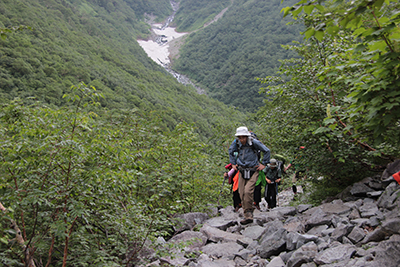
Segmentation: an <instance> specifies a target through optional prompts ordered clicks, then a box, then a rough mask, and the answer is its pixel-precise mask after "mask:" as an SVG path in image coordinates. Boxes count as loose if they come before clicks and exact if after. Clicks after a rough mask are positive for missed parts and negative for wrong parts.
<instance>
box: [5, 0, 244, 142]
mask: <svg viewBox="0 0 400 267" xmlns="http://www.w3.org/2000/svg"><path fill="white" fill-rule="evenodd" d="M97 2H98V3H97ZM161 2H162V3H164V2H167V1H148V2H146V3H147V5H144V6H143V5H142V6H141V8H140V10H142V11H143V10H145V9H146V8H150V9H146V10H147V12H148V13H151V12H154V10H155V9H154V7H155V6H158V5H160V6H163V5H162V3H161ZM105 3H106V2H104V1H72V2H68V1H61V2H59V1H54V0H45V1H23V0H20V1H2V2H1V3H0V9H1V10H2V12H1V15H0V27H3V28H7V27H13V26H18V25H21V24H22V25H27V26H30V27H31V28H32V29H33V30H32V31H29V30H27V31H24V32H17V33H12V34H10V35H9V37H8V38H7V39H5V40H3V39H2V40H0V58H1V60H0V100H1V101H2V102H4V101H7V100H11V99H13V98H15V97H20V98H21V99H24V102H25V103H33V101H36V100H39V101H41V102H43V103H46V104H49V105H50V106H53V107H55V106H62V105H64V104H65V101H64V100H63V98H62V96H63V95H64V94H65V93H66V92H68V91H69V88H70V87H71V86H72V85H78V83H79V82H84V83H86V84H87V85H88V86H94V87H95V88H96V89H97V90H98V91H99V92H101V93H102V94H103V95H104V98H103V99H101V105H102V107H103V108H107V109H132V108H138V109H139V111H138V112H140V113H141V114H143V115H144V114H150V112H152V114H155V116H160V117H161V118H162V121H160V124H161V125H160V127H164V128H169V129H173V128H174V126H175V125H176V124H177V123H178V122H180V121H181V120H182V119H183V120H185V121H187V122H190V123H194V122H196V127H197V128H198V129H199V131H200V132H202V133H204V134H206V135H208V136H209V135H211V133H210V123H211V121H212V120H213V119H212V117H213V116H217V117H219V116H228V117H229V116H230V114H232V111H231V109H230V108H227V107H226V106H224V105H222V104H220V103H218V102H217V101H214V100H212V99H210V98H208V97H205V96H204V95H203V96H201V95H197V94H196V91H195V90H194V89H193V88H191V87H185V86H183V85H181V84H179V83H178V82H177V81H176V80H175V79H174V78H173V77H172V76H171V75H169V74H168V73H167V72H166V71H165V70H164V69H163V68H162V67H160V66H159V65H157V64H156V63H154V62H152V61H151V59H150V58H148V57H147V55H146V54H145V52H144V51H143V50H142V49H141V48H140V46H139V45H138V43H137V42H136V38H139V37H141V38H143V37H145V36H146V35H147V34H149V26H148V25H146V24H145V23H144V22H143V21H141V20H139V19H137V17H136V15H135V12H134V11H133V10H132V8H131V6H133V7H135V5H134V3H141V1H127V2H124V1H114V2H113V4H112V5H110V4H109V2H107V3H108V4H105ZM168 3H169V2H168ZM150 4H151V5H150ZM151 7H153V9H151ZM168 10H169V9H168ZM157 14H158V13H157ZM163 14H164V13H163ZM163 14H160V15H163ZM146 116H147V115H146ZM238 116H240V115H238Z"/></svg>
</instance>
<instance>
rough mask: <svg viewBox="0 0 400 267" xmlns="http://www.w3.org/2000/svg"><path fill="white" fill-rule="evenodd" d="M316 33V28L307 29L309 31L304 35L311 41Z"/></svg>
mask: <svg viewBox="0 0 400 267" xmlns="http://www.w3.org/2000/svg"><path fill="white" fill-rule="evenodd" d="M314 33H315V30H314V28H309V29H307V31H306V32H305V33H304V35H305V36H306V38H307V39H309V38H310V37H311V36H313V35H314Z"/></svg>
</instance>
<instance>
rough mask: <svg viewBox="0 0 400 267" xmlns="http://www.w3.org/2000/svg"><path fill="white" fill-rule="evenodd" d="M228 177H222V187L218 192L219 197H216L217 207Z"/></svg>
mask: <svg viewBox="0 0 400 267" xmlns="http://www.w3.org/2000/svg"><path fill="white" fill-rule="evenodd" d="M227 178H228V177H225V176H224V180H223V181H222V186H221V190H220V191H219V195H218V201H217V202H218V206H221V204H220V203H219V199H220V197H221V194H222V190H223V189H224V185H225V180H226V179H227Z"/></svg>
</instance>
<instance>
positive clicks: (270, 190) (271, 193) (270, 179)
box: [263, 159, 282, 209]
mask: <svg viewBox="0 0 400 267" xmlns="http://www.w3.org/2000/svg"><path fill="white" fill-rule="evenodd" d="M263 172H264V173H265V178H266V182H267V187H266V188H265V200H266V201H267V203H268V209H273V208H275V207H276V194H277V191H276V186H277V183H279V182H280V181H281V177H282V172H281V169H280V168H278V163H277V160H276V159H271V162H270V163H269V164H268V165H267V167H265V169H264V171H263Z"/></svg>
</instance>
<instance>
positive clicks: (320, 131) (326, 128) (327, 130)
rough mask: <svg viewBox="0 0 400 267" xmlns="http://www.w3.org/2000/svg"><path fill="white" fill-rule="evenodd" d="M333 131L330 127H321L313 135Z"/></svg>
mask: <svg viewBox="0 0 400 267" xmlns="http://www.w3.org/2000/svg"><path fill="white" fill-rule="evenodd" d="M331 131H332V130H331V129H329V128H328V127H319V128H318V129H317V130H315V131H314V132H313V134H319V133H326V132H331Z"/></svg>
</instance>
